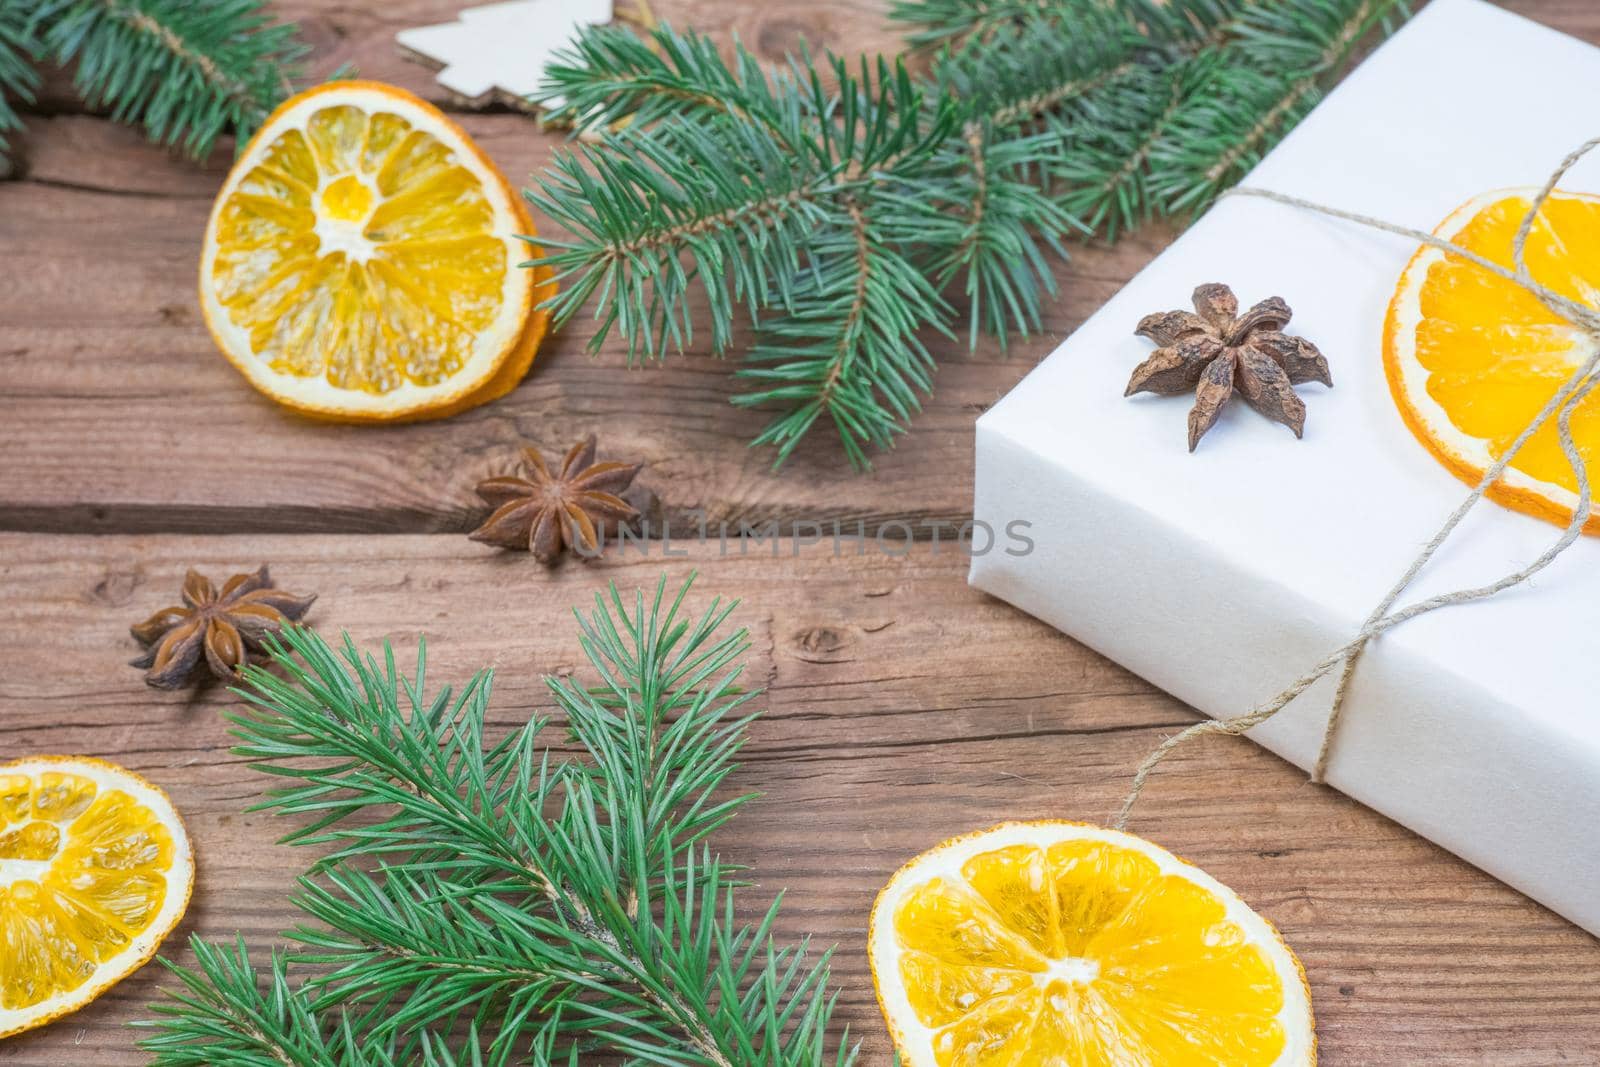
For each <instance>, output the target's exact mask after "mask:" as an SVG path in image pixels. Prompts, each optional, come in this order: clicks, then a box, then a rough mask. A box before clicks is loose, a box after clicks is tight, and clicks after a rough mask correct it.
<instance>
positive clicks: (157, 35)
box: [29, 0, 306, 158]
mask: <svg viewBox="0 0 1600 1067" xmlns="http://www.w3.org/2000/svg"><path fill="white" fill-rule="evenodd" d="M264 7H265V3H264V0H208V2H207V3H203V4H202V3H193V2H190V0H38V3H37V4H36V5H35V7H34V10H33V13H32V16H31V21H30V23H29V25H30V28H31V29H32V31H33V32H34V33H35V34H36V35H37V36H38V38H39V40H40V42H41V47H42V49H43V51H44V52H45V53H47V54H48V55H49V56H50V58H51V59H52V60H54V61H55V62H57V63H61V64H63V65H75V69H74V84H75V85H76V87H77V89H78V91H79V93H81V94H82V95H83V97H84V99H85V100H87V101H88V102H89V103H90V104H91V105H92V106H96V107H107V108H109V109H110V112H111V115H112V117H113V118H115V119H116V120H117V121H119V122H129V123H136V124H138V125H141V126H143V127H144V129H145V132H146V134H147V135H148V136H149V137H150V139H151V140H153V141H156V142H158V143H161V144H168V145H179V146H181V147H182V148H183V149H184V150H185V151H186V152H188V153H189V154H190V155H191V156H194V157H196V158H199V157H203V156H205V155H207V154H208V153H209V152H210V151H211V149H212V147H213V145H214V144H215V143H216V140H217V138H218V137H220V136H221V135H222V134H224V133H226V132H228V131H230V130H232V131H236V132H237V133H238V134H239V135H240V137H241V139H242V138H245V137H248V136H249V135H250V134H251V133H252V132H254V130H255V129H256V127H258V126H259V125H260V124H261V123H262V122H263V121H264V120H265V119H266V117H267V115H268V114H269V113H270V112H271V111H272V109H273V108H274V107H276V106H277V105H278V103H280V102H281V101H282V100H283V99H284V97H286V96H287V95H288V94H289V93H290V92H291V91H292V83H293V81H294V80H295V79H296V78H298V77H299V76H300V73H301V71H300V68H299V61H300V59H301V58H302V57H303V56H304V55H305V52H306V49H305V46H304V45H302V44H301V43H300V42H299V41H298V38H297V36H296V29H295V27H294V25H293V24H290V23H274V22H272V20H271V19H270V18H269V17H268V16H267V15H266V14H265V11H264Z"/></svg>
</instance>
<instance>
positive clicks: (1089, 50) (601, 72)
mask: <svg viewBox="0 0 1600 1067" xmlns="http://www.w3.org/2000/svg"><path fill="white" fill-rule="evenodd" d="M1404 11H1405V8H1404V4H1403V2H1402V0H1306V2H1304V3H1297V4H1285V3H1283V2H1281V0H901V2H900V3H898V4H897V5H896V7H895V17H896V18H898V19H900V20H901V21H904V22H906V23H908V24H909V25H910V26H911V27H912V29H911V33H910V37H911V40H912V43H913V44H922V45H937V46H940V49H941V50H940V51H939V53H938V55H937V57H936V58H935V59H934V61H933V63H932V76H931V77H930V78H928V79H921V80H919V79H914V78H912V77H911V76H910V75H909V74H908V73H907V71H906V68H905V67H904V66H901V65H895V66H892V67H891V66H890V65H888V64H886V63H884V62H883V61H879V63H878V64H877V66H876V68H872V67H869V66H868V65H867V64H865V63H863V64H862V69H861V71H860V73H859V74H858V73H856V72H855V71H853V70H852V69H850V68H848V67H847V66H846V64H845V63H844V62H843V61H841V60H839V59H837V58H835V57H832V56H823V57H820V58H819V59H817V60H813V58H812V57H810V56H809V55H806V54H804V53H802V54H801V55H799V56H797V57H794V58H793V59H792V60H791V61H790V63H789V65H788V66H787V67H784V68H782V69H780V70H778V71H776V72H772V73H768V72H766V71H764V70H763V68H762V67H761V65H760V64H759V63H758V62H757V61H756V59H755V58H754V57H753V56H752V55H751V54H750V53H749V52H747V51H746V50H744V49H743V48H741V47H738V46H737V45H735V47H734V49H733V53H732V58H731V59H726V58H724V57H723V55H722V54H721V53H720V52H719V51H718V49H717V48H716V47H715V46H714V45H713V44H712V43H711V42H710V41H708V40H707V39H705V38H703V37H700V36H697V35H694V34H687V35H680V34H676V33H674V32H673V31H671V30H670V29H665V28H663V29H661V30H658V31H657V32H656V33H654V34H653V35H652V37H651V39H650V40H649V41H642V40H637V39H634V38H631V37H629V36H626V35H622V34H619V33H617V32H615V31H599V32H595V33H591V34H589V35H587V36H585V37H584V38H583V39H582V40H581V41H580V43H579V44H578V45H577V46H576V48H575V49H574V51H573V52H572V53H571V54H570V55H569V56H568V57H567V60H566V61H565V62H564V63H562V64H560V65H558V67H557V68H555V70H554V71H553V73H552V80H551V83H550V86H549V89H548V95H551V96H559V97H560V98H561V99H562V100H563V101H565V105H564V108H563V109H562V110H561V111H558V113H557V117H558V118H559V119H562V120H564V121H567V122H569V123H571V124H573V125H576V126H579V127H585V126H587V128H588V129H589V131H590V132H591V133H592V134H597V135H598V137H599V140H600V143H599V145H598V146H596V147H593V148H585V149H579V150H577V151H576V152H574V153H571V154H567V155H565V156H564V157H562V158H561V159H559V160H558V162H557V163H556V165H555V168H554V169H553V171H552V172H551V173H550V174H549V175H547V176H546V177H545V179H544V180H543V181H542V182H541V183H540V186H539V188H538V189H537V190H535V191H534V192H533V193H532V194H531V196H532V197H533V199H534V200H535V202H536V203H538V204H539V205H540V206H541V207H543V208H544V209H545V211H546V212H547V213H549V214H550V215H551V216H552V217H554V218H555V220H556V221H557V222H558V223H559V224H561V226H562V227H563V228H565V229H566V230H568V231H569V232H570V233H571V234H573V236H572V237H571V238H570V239H568V240H565V241H564V242H562V241H556V242H550V243H549V246H548V248H549V250H548V254H547V256H546V259H545V262H546V263H548V264H550V265H552V266H554V267H555V268H556V269H557V270H558V272H560V273H561V275H562V277H563V278H564V279H565V281H566V283H567V288H566V290H565V291H564V292H563V293H562V294H561V295H560V296H558V297H556V298H555V300H554V302H553V305H552V306H553V307H554V309H555V311H556V315H557V319H558V321H561V322H567V321H570V320H571V319H572V318H573V317H574V316H575V315H576V314H577V313H578V311H579V310H580V309H581V308H582V307H583V306H584V305H585V304H587V303H588V302H589V301H590V300H593V301H594V304H595V315H596V321H597V323H598V326H599V330H598V332H597V334H596V336H595V338H594V344H595V345H599V344H600V343H602V342H603V340H604V338H605V337H606V336H607V335H608V334H609V332H610V331H611V330H612V329H617V330H619V331H620V332H621V333H622V334H623V335H624V336H625V337H626V338H627V341H628V345H629V351H630V354H631V355H632V356H634V357H636V358H637V357H640V356H643V357H655V356H659V355H661V354H662V353H663V352H664V351H665V350H666V349H668V348H676V349H680V350H681V349H683V348H684V347H686V346H687V344H688V343H689V342H690V340H691V334H690V328H691V326H690V324H691V317H692V311H691V309H692V308H697V306H698V305H697V304H695V303H694V302H695V301H699V300H704V301H705V303H706V305H707V311H708V313H709V314H708V317H709V321H710V327H711V349H712V351H713V352H715V353H717V354H721V353H723V352H725V351H727V349H728V348H729V347H730V346H731V345H732V343H733V338H734V336H735V328H736V326H737V322H736V319H735V313H736V312H742V314H743V315H744V316H746V317H747V318H748V319H749V320H750V321H751V322H752V323H753V324H754V326H755V328H756V329H755V341H754V344H753V345H752V346H751V348H750V350H749V351H748V352H747V354H746V358H745V362H744V366H743V367H742V368H741V369H740V371H739V372H738V373H739V374H740V375H741V376H742V377H745V378H747V379H750V380H753V381H756V382H758V383H760V388H758V389H757V390H756V391H754V392H751V393H747V394H744V395H741V396H739V397H738V398H736V400H735V403H738V404H741V405H760V406H763V407H772V408H776V409H777V413H776V416H775V417H774V419H773V421H772V422H770V423H769V424H768V425H767V427H766V429H765V430H763V431H762V432H761V434H760V435H759V436H758V437H757V438H756V442H755V443H757V444H762V445H771V446H773V447H774V449H775V451H776V459H777V462H779V463H782V462H783V461H784V460H785V459H786V458H787V457H788V456H789V455H790V454H791V453H792V451H793V450H794V449H795V448H796V447H797V446H798V444H799V442H800V441H801V440H802V439H804V437H805V436H806V435H807V434H808V433H809V431H810V430H811V429H812V428H813V427H814V426H815V425H816V424H817V423H819V422H823V421H828V422H831V423H832V424H833V425H834V427H835V428H836V430H837V432H838V434H839V437H840V440H841V442H842V444H843V448H844V451H845V454H846V456H847V457H848V458H849V459H850V460H851V461H852V463H854V464H855V465H856V466H858V467H861V466H866V465H867V461H868V457H867V450H868V449H869V448H873V447H877V448H883V447H887V446H888V445H890V444H891V443H892V442H893V440H894V439H895V437H896V435H897V434H899V433H900V432H901V431H902V430H903V429H904V427H905V425H906V422H907V420H908V419H909V418H910V416H911V415H912V414H913V413H914V412H915V411H916V410H917V408H918V406H919V405H920V403H921V398H922V396H923V395H924V394H925V393H926V392H927V391H928V389H929V388H930V386H931V380H932V379H931V375H932V360H931V358H930V356H929V353H928V351H927V349H926V348H925V347H924V345H923V343H922V337H923V336H924V335H925V333H926V331H928V330H932V331H935V332H943V333H948V332H949V331H950V328H951V326H952V325H953V322H954V319H955V315H956V312H955V311H954V310H953V309H952V308H951V307H950V306H949V305H948V304H947V303H946V299H945V297H946V294H948V293H951V292H960V293H962V294H963V295H964V296H965V300H966V307H965V309H964V310H965V313H966V315H967V321H968V334H969V343H970V344H973V345H975V344H976V343H977V340H978V336H979V334H980V333H987V334H990V335H993V336H995V337H997V338H998V339H999V340H1000V343H1001V345H1002V347H1003V346H1004V345H1005V343H1006V340H1007V339H1008V338H1009V337H1010V336H1012V335H1013V334H1016V333H1021V334H1023V335H1026V334H1028V333H1029V332H1030V331H1032V330H1035V329H1037V328H1038V327H1039V323H1040V309H1041V307H1042V304H1043V301H1044V300H1045V299H1046V298H1048V297H1049V296H1050V295H1052V294H1053V292H1054V280H1053V277H1052V273H1051V262H1052V260H1054V259H1055V258H1056V257H1058V256H1061V255H1064V254H1065V245H1064V238H1065V237H1066V236H1068V235H1069V234H1071V233H1073V232H1075V231H1076V232H1090V233H1098V234H1100V235H1103V236H1105V237H1107V238H1114V237H1116V236H1118V235H1119V234H1121V233H1123V232H1126V231H1127V230H1128V229H1131V228H1132V227H1134V226H1137V225H1139V224H1140V223H1142V222H1144V221H1146V220H1147V219H1150V218H1152V217H1157V216H1163V215H1172V214H1179V213H1184V214H1193V213H1197V212H1199V211H1202V210H1204V209H1205V207H1206V206H1207V205H1208V204H1209V203H1210V202H1211V200H1212V199H1214V198H1215V197H1216V196H1217V195H1218V194H1219V193H1220V192H1221V191H1222V190H1223V189H1225V188H1226V187H1227V186H1228V185H1229V184H1230V183H1231V182H1233V181H1235V180H1237V179H1238V177H1239V176H1240V175H1241V174H1243V173H1244V171H1245V170H1246V169H1248V168H1249V167H1250V166H1252V165H1253V164H1254V163H1255V162H1256V161H1257V160H1259V159H1260V158H1261V156H1262V155H1263V154H1264V153H1265V152H1266V150H1267V149H1268V148H1270V147H1271V145H1272V144H1273V143H1275V142H1276V140H1277V139H1278V138H1279V137H1281V136H1282V134H1283V133H1284V132H1285V131H1286V130H1288V129H1289V128H1291V127H1292V126H1293V125H1294V123H1295V122H1297V121H1298V120H1299V119H1300V117H1301V116H1303V115H1304V114H1305V113H1306V112H1307V111H1308V110H1309V109H1310V108H1311V107H1312V106H1313V105H1314V104H1315V103H1316V101H1317V100H1318V99H1320V96H1321V93H1322V92H1323V91H1324V90H1325V89H1326V88H1327V87H1328V86H1329V85H1331V84H1332V82H1333V81H1334V80H1335V79H1336V78H1337V77H1338V76H1339V74H1340V73H1342V71H1343V69H1344V67H1345V66H1346V65H1347V64H1348V62H1349V60H1350V58H1351V57H1352V56H1353V55H1354V54H1355V52H1356V50H1357V49H1359V48H1360V47H1361V45H1362V44H1363V42H1364V41H1366V40H1367V39H1368V38H1369V37H1370V36H1371V34H1372V32H1373V31H1374V30H1383V31H1387V30H1389V29H1391V28H1392V27H1393V25H1394V24H1395V22H1396V19H1397V17H1398V16H1399V15H1403V14H1404ZM823 71H826V72H829V73H831V74H832V76H833V77H832V78H831V79H824V78H823V77H822V75H821V73H819V72H823ZM829 84H833V85H836V87H835V88H825V85H829ZM884 145H892V148H888V149H885V148H884V147H883V146H884ZM824 415H826V416H828V418H827V419H826V420H825V419H824V417H823V416H824Z"/></svg>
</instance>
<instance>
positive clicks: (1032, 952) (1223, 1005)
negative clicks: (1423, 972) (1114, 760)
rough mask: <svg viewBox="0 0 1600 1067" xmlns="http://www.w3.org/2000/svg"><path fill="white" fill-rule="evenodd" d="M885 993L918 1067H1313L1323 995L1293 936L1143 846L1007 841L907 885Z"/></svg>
mask: <svg viewBox="0 0 1600 1067" xmlns="http://www.w3.org/2000/svg"><path fill="white" fill-rule="evenodd" d="M868 936H869V942H868V950H869V954H870V957H871V964H872V976H873V981H874V983H875V984H876V986H877V990H878V999H879V1002H880V1003H881V1005H882V1007H883V1012H884V1016H885V1018H886V1019H887V1020H888V1023H889V1029H890V1031H891V1033H892V1034H893V1036H894V1040H895V1043H896V1045H897V1046H898V1048H899V1050H900V1054H901V1058H902V1062H903V1063H904V1064H906V1067H1045V1065H1055V1064H1060V1065H1062V1067H1068V1065H1070V1067H1221V1065H1224V1064H1225V1065H1226V1067H1309V1065H1312V1064H1315V1063H1316V1035H1315V1030H1314V1028H1313V1024H1312V1016H1311V994H1310V992H1309V990H1308V989H1307V987H1306V984H1305V975H1304V973H1303V972H1302V971H1301V969H1300V964H1299V962H1298V961H1296V959H1295V957H1294V954H1293V953H1292V952H1290V951H1289V947H1288V946H1287V945H1285V944H1284V943H1283V939H1282V938H1280V937H1279V936H1278V933H1277V931H1276V930H1274V929H1273V928H1272V925H1271V924H1270V923H1268V922H1267V921H1266V920H1265V919H1263V918H1262V917H1261V916H1259V915H1257V914H1256V913H1255V912H1254V911H1251V910H1250V908H1249V907H1248V906H1247V905H1246V904H1245V903H1244V901H1242V900H1240V899H1239V897H1238V895H1237V894H1235V893H1234V892H1233V891H1232V890H1230V889H1228V888H1227V887H1226V886H1224V885H1222V884H1221V883H1219V882H1218V881H1217V880H1216V879H1214V878H1212V877H1210V876H1209V875H1207V874H1206V873H1205V872H1204V871H1201V870H1199V869H1198V868H1196V867H1194V866H1192V865H1190V864H1188V863H1185V862H1184V861H1183V860H1180V859H1178V858H1177V857H1176V856H1174V855H1172V854H1171V853H1170V852H1167V851H1166V850H1164V849H1162V848H1159V847H1157V846H1156V845H1153V844H1151V843H1150V842H1148V841H1145V840H1143V839H1142V838H1138V837H1135V836H1133V835H1131V834H1125V833H1118V832H1117V831H1114V830H1106V829H1102V828H1100V827H1095V826H1086V825H1084V824H1081V823H1070V822H1038V823H1008V824H1005V825H1002V826H997V827H995V828H994V829H992V830H985V831H983V832H981V833H975V834H969V835H967V836H965V837H958V838H955V839H954V840H951V841H947V842H945V843H944V844H942V845H939V846H938V847H936V848H934V849H932V850H931V851H929V852H925V853H923V854H922V855H920V856H918V857H917V858H916V859H914V860H912V861H911V862H910V863H908V864H906V865H905V867H903V868H901V870H900V872H899V873H898V874H896V875H895V876H894V878H893V879H892V880H891V881H890V882H889V884H888V886H887V887H886V888H885V889H884V890H883V892H882V893H881V894H879V896H878V902H877V904H876V906H875V907H874V908H873V912H872V922H871V931H870V933H869V935H868Z"/></svg>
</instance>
